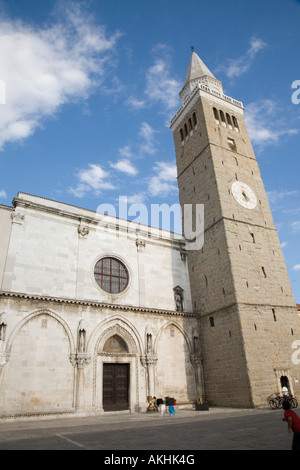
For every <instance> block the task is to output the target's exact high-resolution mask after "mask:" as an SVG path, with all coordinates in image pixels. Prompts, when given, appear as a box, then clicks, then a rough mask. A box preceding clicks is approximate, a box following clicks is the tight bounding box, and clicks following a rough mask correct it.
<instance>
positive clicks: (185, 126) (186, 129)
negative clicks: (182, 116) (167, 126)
mask: <svg viewBox="0 0 300 470" xmlns="http://www.w3.org/2000/svg"><path fill="white" fill-rule="evenodd" d="M184 135H185V137H187V136H188V128H187V125H186V124H185V125H184Z"/></svg>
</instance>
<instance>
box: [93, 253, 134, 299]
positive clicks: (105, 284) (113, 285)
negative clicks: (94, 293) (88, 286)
mask: <svg viewBox="0 0 300 470" xmlns="http://www.w3.org/2000/svg"><path fill="white" fill-rule="evenodd" d="M94 275H95V279H96V282H97V284H98V286H99V287H101V289H103V290H104V291H105V292H108V293H109V294H118V293H119V292H122V291H123V290H124V289H125V288H126V287H127V285H128V280H129V278H128V271H127V269H126V267H125V266H124V264H123V263H121V261H119V260H118V259H116V258H102V259H100V260H99V261H98V262H97V263H96V266H95V270H94Z"/></svg>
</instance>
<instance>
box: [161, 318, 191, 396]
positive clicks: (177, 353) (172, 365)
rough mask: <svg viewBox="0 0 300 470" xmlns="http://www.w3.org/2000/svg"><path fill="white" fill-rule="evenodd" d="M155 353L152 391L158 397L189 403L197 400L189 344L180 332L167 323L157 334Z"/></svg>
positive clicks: (177, 328) (180, 329)
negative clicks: (153, 389)
mask: <svg viewBox="0 0 300 470" xmlns="http://www.w3.org/2000/svg"><path fill="white" fill-rule="evenodd" d="M155 352H156V354H157V357H158V362H157V366H156V376H155V392H156V396H159V397H166V396H169V397H174V398H176V400H177V402H190V401H193V400H195V397H196V384H195V373H194V368H193V365H192V363H191V353H192V345H191V344H190V341H189V339H188V337H187V336H186V334H185V332H184V331H183V329H182V328H181V327H180V326H179V325H178V324H176V323H175V322H169V323H167V324H166V325H165V326H164V327H163V328H162V329H161V330H160V332H159V334H158V337H157V340H156V343H155Z"/></svg>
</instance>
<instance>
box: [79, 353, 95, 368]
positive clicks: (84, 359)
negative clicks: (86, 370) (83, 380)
mask: <svg viewBox="0 0 300 470" xmlns="http://www.w3.org/2000/svg"><path fill="white" fill-rule="evenodd" d="M91 360H92V356H91V355H90V354H87V353H77V354H76V358H75V361H76V365H77V367H78V369H82V368H83V367H84V366H87V365H89V364H90V362H91Z"/></svg>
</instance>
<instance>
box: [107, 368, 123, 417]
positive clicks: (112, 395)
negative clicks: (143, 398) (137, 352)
mask: <svg viewBox="0 0 300 470" xmlns="http://www.w3.org/2000/svg"><path fill="white" fill-rule="evenodd" d="M128 408H129V364H121V363H104V364H103V409H104V411H121V410H128Z"/></svg>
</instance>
